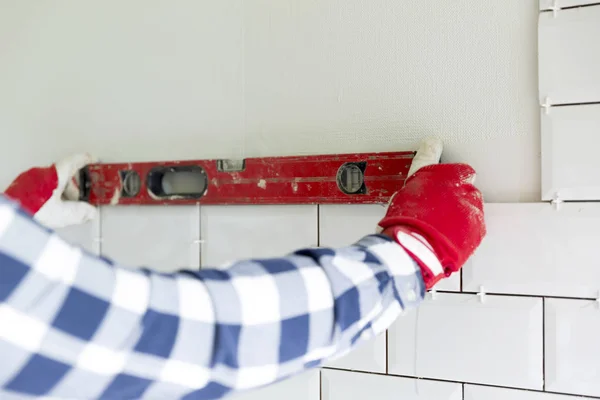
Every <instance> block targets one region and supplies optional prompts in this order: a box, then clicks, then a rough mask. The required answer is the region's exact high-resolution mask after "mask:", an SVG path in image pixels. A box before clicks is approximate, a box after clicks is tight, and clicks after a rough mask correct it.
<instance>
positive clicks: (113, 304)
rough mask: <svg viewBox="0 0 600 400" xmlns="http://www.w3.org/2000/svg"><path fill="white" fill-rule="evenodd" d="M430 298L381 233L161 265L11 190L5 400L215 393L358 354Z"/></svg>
mask: <svg viewBox="0 0 600 400" xmlns="http://www.w3.org/2000/svg"><path fill="white" fill-rule="evenodd" d="M424 294H425V289H424V285H423V281H422V278H421V274H420V270H419V268H418V266H417V264H416V263H415V262H414V261H413V260H412V259H411V258H410V257H409V256H408V255H407V254H406V252H404V250H402V248H401V247H400V246H398V245H397V244H396V243H394V242H393V241H391V240H389V239H387V238H385V237H383V236H377V235H373V236H367V237H365V238H363V239H362V240H360V241H359V242H358V243H356V244H355V245H352V246H348V247H345V248H339V249H330V248H309V249H304V250H299V251H296V252H294V253H292V254H290V255H288V256H286V257H281V258H272V259H262V260H245V261H240V262H237V263H235V264H233V265H231V266H230V267H229V268H227V269H226V270H220V269H203V270H200V271H197V272H196V271H194V272H191V271H181V272H178V273H174V274H161V273H156V272H151V271H149V270H147V269H131V268H125V267H122V266H119V265H117V264H115V263H113V262H111V261H110V260H107V259H104V258H99V257H96V256H94V255H92V254H88V253H86V252H85V251H84V250H82V249H80V248H78V247H75V246H72V245H70V244H68V243H66V242H65V241H63V240H61V239H60V238H59V237H58V236H57V235H56V234H54V233H53V232H52V231H50V230H48V229H46V228H44V227H42V226H40V225H39V224H38V223H37V222H35V221H34V220H32V219H31V218H30V217H29V216H27V215H26V214H24V213H23V212H22V211H21V210H20V209H19V208H18V207H17V206H16V205H15V204H13V203H12V202H9V201H7V200H6V199H5V198H4V197H2V196H0V354H2V362H1V363H0V398H2V399H12V398H14V399H27V398H39V397H40V396H45V397H44V398H46V399H48V398H58V399H64V398H78V399H97V398H100V399H140V398H142V399H145V398H148V399H175V398H182V399H217V398H221V397H223V396H225V395H227V394H230V393H233V392H239V391H243V390H246V389H250V388H254V387H259V386H263V385H266V384H270V383H273V382H275V381H278V380H281V379H284V378H286V377H289V376H292V375H294V374H297V373H299V372H301V371H303V370H306V369H308V368H312V367H318V366H320V365H322V364H323V363H324V362H325V361H326V360H328V359H330V358H331V357H337V356H340V355H343V354H345V353H347V352H348V351H349V350H351V349H352V348H354V346H356V345H357V344H358V342H361V341H363V340H366V339H369V338H372V337H374V336H376V335H378V334H379V333H381V332H383V331H385V329H387V328H388V327H389V326H390V324H391V323H392V322H393V321H394V320H395V319H396V317H397V316H398V315H400V313H401V312H402V311H403V310H404V309H406V308H410V307H416V306H417V305H418V304H419V302H420V301H421V300H422V299H423V297H424Z"/></svg>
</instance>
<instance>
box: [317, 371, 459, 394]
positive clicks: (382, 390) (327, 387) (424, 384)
mask: <svg viewBox="0 0 600 400" xmlns="http://www.w3.org/2000/svg"><path fill="white" fill-rule="evenodd" d="M321 382H322V383H321V385H322V391H323V397H322V400H364V399H377V400H399V399H402V400H462V388H461V384H460V383H450V382H436V381H426V380H422V379H421V380H417V379H411V378H401V377H397V376H381V375H372V374H365V373H358V372H350V371H334V370H327V369H324V370H323V371H321Z"/></svg>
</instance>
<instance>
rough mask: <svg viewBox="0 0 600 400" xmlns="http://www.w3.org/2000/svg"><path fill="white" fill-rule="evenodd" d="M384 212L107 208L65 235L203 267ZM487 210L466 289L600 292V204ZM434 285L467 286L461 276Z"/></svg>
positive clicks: (326, 241)
mask: <svg viewBox="0 0 600 400" xmlns="http://www.w3.org/2000/svg"><path fill="white" fill-rule="evenodd" d="M384 211H385V209H384V208H383V207H381V206H378V205H323V206H320V218H319V219H318V218H317V212H318V211H317V207H316V206H235V207H234V206H231V207H221V206H205V207H196V206H181V207H154V206H148V207H136V208H131V207H105V208H103V209H102V210H101V221H94V222H92V223H88V224H86V225H83V226H78V227H75V228H67V229H64V230H61V231H60V232H61V234H62V235H63V236H64V237H65V238H67V239H69V240H71V241H73V242H75V243H79V244H82V245H83V246H84V247H86V248H88V249H91V250H92V251H95V252H98V251H99V250H100V249H101V252H102V254H103V255H105V256H108V257H111V258H114V259H116V260H117V261H119V262H122V263H125V264H129V265H149V266H151V267H154V268H159V269H166V270H169V269H174V268H181V267H184V268H192V269H197V268H199V266H200V264H202V265H204V266H208V265H211V266H217V265H220V264H222V263H224V262H227V261H229V260H235V259H240V258H245V257H269V256H280V255H282V254H285V253H287V252H290V251H293V250H294V249H297V248H301V247H304V246H315V245H317V242H318V241H319V236H320V245H321V246H343V245H347V244H350V243H354V242H355V241H356V240H357V239H359V238H360V237H362V236H363V235H366V234H369V233H372V232H373V231H374V229H375V225H376V224H377V221H378V220H379V219H380V218H381V217H382V216H383V213H384ZM485 212H486V223H487V228H488V234H487V236H486V238H485V239H484V241H483V243H482V245H481V246H480V248H479V249H478V250H477V251H476V253H475V254H474V255H473V257H471V259H470V260H469V261H468V263H467V265H465V267H464V268H463V276H462V279H463V291H465V292H478V291H479V290H480V288H481V287H482V286H483V287H484V290H485V291H486V292H488V293H506V294H523V295H540V296H559V297H574V298H596V297H597V296H598V295H599V290H600V268H598V267H597V263H596V261H595V260H596V259H597V254H596V248H597V243H598V240H599V239H600V230H599V229H598V227H599V226H600V204H597V203H576V204H564V205H562V206H561V208H560V209H559V210H558V211H557V210H555V209H554V208H553V207H551V206H550V205H548V204H545V203H521V204H508V203H507V204H500V203H494V204H486V211H485ZM318 220H319V221H320V226H319V222H318ZM318 231H319V232H320V233H319V234H318V233H317V232H318ZM99 237H100V238H101V239H100V240H101V243H96V242H95V240H97V239H98V238H99ZM265 238H268V239H265ZM200 240H202V241H203V243H198V242H199V241H200ZM200 255H201V256H200ZM201 258H202V263H201V262H200V259H201ZM436 288H437V289H438V290H448V291H460V275H459V274H455V275H453V276H452V277H451V278H449V279H446V280H444V281H442V282H440V284H438V285H437V287H436Z"/></svg>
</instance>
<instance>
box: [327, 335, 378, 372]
mask: <svg viewBox="0 0 600 400" xmlns="http://www.w3.org/2000/svg"><path fill="white" fill-rule="evenodd" d="M385 346H386V341H385V332H384V333H382V334H380V335H378V336H376V337H375V338H373V339H372V340H370V341H368V342H366V343H363V344H362V345H359V347H357V348H356V349H354V350H353V351H352V352H350V353H348V354H346V355H345V356H343V357H342V358H339V359H336V360H333V361H329V362H328V363H326V364H325V365H326V366H327V367H333V368H341V369H349V370H356V371H367V372H379V373H385V362H386V361H385Z"/></svg>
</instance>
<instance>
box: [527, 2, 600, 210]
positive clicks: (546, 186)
mask: <svg viewBox="0 0 600 400" xmlns="http://www.w3.org/2000/svg"><path fill="white" fill-rule="evenodd" d="M584 5H588V7H580V6H584ZM565 7H567V9H564V8H565ZM540 10H541V11H545V12H540V15H539V24H538V56H539V60H538V65H539V101H540V104H541V105H542V111H541V137H542V140H541V149H542V193H541V195H542V200H552V199H553V198H559V199H561V200H600V183H599V182H598V175H599V173H600V162H599V161H598V157H597V154H596V152H595V148H596V147H597V146H596V144H597V142H598V139H597V132H598V130H599V129H600V105H598V104H597V103H599V102H600V69H599V68H598V67H597V66H598V64H600V46H598V44H597V40H596V38H597V37H598V36H599V35H600V2H599V1H598V0H540ZM548 10H553V11H552V12H548ZM574 43H576V45H573V44H574ZM593 103H596V104H593ZM553 105H562V106H561V107H552V106H553Z"/></svg>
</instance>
